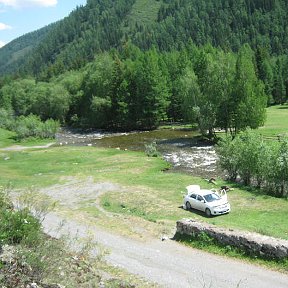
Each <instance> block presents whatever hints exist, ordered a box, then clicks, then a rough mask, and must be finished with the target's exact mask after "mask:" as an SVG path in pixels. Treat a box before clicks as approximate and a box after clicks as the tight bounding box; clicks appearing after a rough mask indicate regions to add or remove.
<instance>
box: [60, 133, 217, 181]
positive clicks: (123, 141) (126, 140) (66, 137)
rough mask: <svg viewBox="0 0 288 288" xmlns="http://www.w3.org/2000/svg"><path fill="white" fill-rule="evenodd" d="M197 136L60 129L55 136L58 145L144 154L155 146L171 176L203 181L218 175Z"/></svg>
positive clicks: (211, 152) (210, 152)
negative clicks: (189, 176)
mask: <svg viewBox="0 0 288 288" xmlns="http://www.w3.org/2000/svg"><path fill="white" fill-rule="evenodd" d="M197 135H198V134H197V132H194V131H191V130H185V129H183V130H181V129H175V130H173V129H162V130H154V131H143V132H141V131H137V132H129V133H108V132H100V131H93V132H85V133H83V132H79V131H77V130H67V129H63V130H62V131H61V132H60V133H58V134H57V142H58V144H59V145H78V146H79V145H81V146H84V145H85V146H87V145H88V146H94V147H106V148H117V149H121V150H125V149H127V150H132V151H145V145H146V144H150V143H152V142H154V141H155V142H156V143H157V150H158V151H159V152H160V153H161V154H162V157H163V158H164V159H165V160H166V161H168V162H169V163H171V169H170V171H172V172H177V171H179V172H185V173H189V174H193V175H195V176H201V177H204V178H210V177H216V176H217V175H219V174H221V172H220V170H219V169H218V168H217V155H216V152H215V149H214V146H212V145H211V144H209V143H207V142H204V141H200V140H199V137H198V136H197Z"/></svg>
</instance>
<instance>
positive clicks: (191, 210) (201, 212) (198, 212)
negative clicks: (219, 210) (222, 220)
mask: <svg viewBox="0 0 288 288" xmlns="http://www.w3.org/2000/svg"><path fill="white" fill-rule="evenodd" d="M178 208H180V209H183V210H185V211H189V212H190V213H191V214H192V213H193V214H196V215H198V216H201V217H203V218H208V219H211V218H214V217H218V216H223V215H228V214H229V213H227V214H221V215H211V216H207V215H206V214H205V212H203V211H200V210H197V209H193V208H191V209H189V210H188V209H184V208H183V207H182V205H181V206H179V207H178Z"/></svg>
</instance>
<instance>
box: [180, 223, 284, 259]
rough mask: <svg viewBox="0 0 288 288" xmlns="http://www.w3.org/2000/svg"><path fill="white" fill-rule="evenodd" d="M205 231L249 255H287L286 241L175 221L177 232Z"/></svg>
mask: <svg viewBox="0 0 288 288" xmlns="http://www.w3.org/2000/svg"><path fill="white" fill-rule="evenodd" d="M202 232H205V233H206V234H207V235H209V236H210V237H212V238H214V239H216V240H217V242H219V243H220V244H222V245H227V246H231V247H237V248H240V249H241V250H244V251H245V252H246V253H247V254H249V255H254V256H261V257H263V258H269V259H283V258H286V257H288V241H287V240H283V239H277V238H273V237H268V236H264V235H261V234H258V233H251V232H243V231H238V230H235V229H224V228H219V227H216V226H213V225H210V224H206V223H202V222H197V221H191V220H187V219H183V220H180V221H177V233H179V234H185V235H191V236H193V235H197V234H200V233H202Z"/></svg>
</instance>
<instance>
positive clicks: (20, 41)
mask: <svg viewBox="0 0 288 288" xmlns="http://www.w3.org/2000/svg"><path fill="white" fill-rule="evenodd" d="M55 25H57V23H55V24H50V25H48V26H46V27H44V28H41V29H39V30H36V31H34V32H31V33H28V34H25V35H24V36H21V37H19V38H17V39H15V40H13V41H11V42H10V43H8V44H7V45H5V46H4V47H2V48H1V49H0V75H1V74H4V73H10V72H14V71H15V67H19V66H21V65H22V63H23V61H24V59H25V57H26V56H27V55H28V54H29V52H31V51H32V50H33V49H34V48H35V47H37V45H38V44H39V43H41V42H42V41H43V39H44V38H45V36H46V35H47V34H48V33H49V31H50V30H51V29H53V27H54V26H55Z"/></svg>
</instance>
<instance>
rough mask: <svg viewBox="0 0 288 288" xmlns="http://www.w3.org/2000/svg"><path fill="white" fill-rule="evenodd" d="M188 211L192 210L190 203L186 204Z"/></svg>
mask: <svg viewBox="0 0 288 288" xmlns="http://www.w3.org/2000/svg"><path fill="white" fill-rule="evenodd" d="M186 210H191V204H190V202H188V201H187V202H186Z"/></svg>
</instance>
